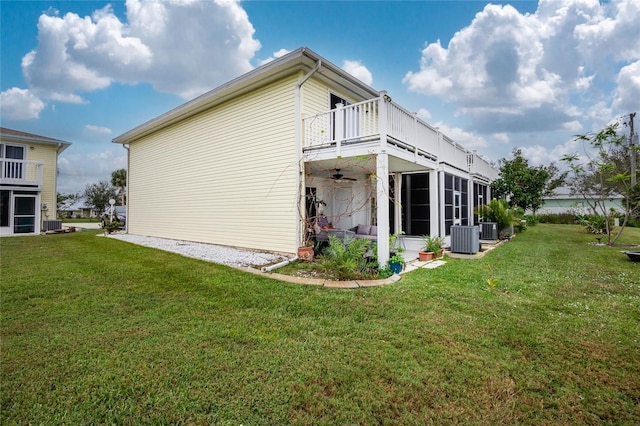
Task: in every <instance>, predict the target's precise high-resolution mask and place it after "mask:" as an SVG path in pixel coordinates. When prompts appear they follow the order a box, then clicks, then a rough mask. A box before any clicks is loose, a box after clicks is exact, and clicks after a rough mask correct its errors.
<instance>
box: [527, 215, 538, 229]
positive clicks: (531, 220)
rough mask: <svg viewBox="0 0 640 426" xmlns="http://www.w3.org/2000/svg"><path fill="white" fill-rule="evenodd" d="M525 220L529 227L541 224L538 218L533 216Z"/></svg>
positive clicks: (528, 216)
mask: <svg viewBox="0 0 640 426" xmlns="http://www.w3.org/2000/svg"><path fill="white" fill-rule="evenodd" d="M524 220H526V221H527V226H536V225H537V224H538V223H539V220H538V216H536V215H533V214H528V215H525V217H524Z"/></svg>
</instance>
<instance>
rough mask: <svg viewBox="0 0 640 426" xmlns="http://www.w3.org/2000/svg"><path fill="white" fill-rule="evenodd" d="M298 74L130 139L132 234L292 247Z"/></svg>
mask: <svg viewBox="0 0 640 426" xmlns="http://www.w3.org/2000/svg"><path fill="white" fill-rule="evenodd" d="M295 82H296V76H293V75H292V76H290V77H287V78H284V79H281V80H279V81H277V82H275V83H272V84H270V85H268V86H266V87H263V88H261V89H258V90H256V91H253V92H251V93H249V94H246V95H243V96H241V97H239V98H236V99H233V100H231V101H229V102H226V103H224V104H222V105H219V106H217V107H214V108H212V109H210V110H207V111H204V112H202V113H200V114H197V115H195V116H193V117H190V118H188V119H186V120H183V121H182V122H180V123H176V124H174V125H172V126H170V127H168V128H166V129H162V130H160V131H158V132H155V133H153V134H151V135H149V136H147V137H144V138H142V139H140V140H136V141H134V142H132V143H131V144H130V164H129V217H128V222H129V223H128V229H129V232H130V233H132V234H140V235H149V236H157V237H164V238H171V239H181V240H189V241H199V242H205V243H211V244H222V245H227V246H237V247H246V248H252V249H261V250H270V251H279V252H293V251H294V250H295V248H296V226H297V223H298V212H297V194H296V174H297V165H296V146H295V102H294V87H295Z"/></svg>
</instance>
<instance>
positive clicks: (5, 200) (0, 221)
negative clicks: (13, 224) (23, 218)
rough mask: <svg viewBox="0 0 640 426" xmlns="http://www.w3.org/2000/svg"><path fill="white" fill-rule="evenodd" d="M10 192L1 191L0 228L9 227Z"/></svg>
mask: <svg viewBox="0 0 640 426" xmlns="http://www.w3.org/2000/svg"><path fill="white" fill-rule="evenodd" d="M9 195H10V193H9V191H0V226H4V227H7V226H9V200H10V197H9Z"/></svg>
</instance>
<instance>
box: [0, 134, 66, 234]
mask: <svg viewBox="0 0 640 426" xmlns="http://www.w3.org/2000/svg"><path fill="white" fill-rule="evenodd" d="M69 145H71V144H70V143H69V142H65V141H61V140H58V139H52V138H48V137H46V136H39V135H34V134H31V133H25V132H20V131H18V130H12V129H7V128H4V127H1V128H0V235H2V236H5V235H15V234H21V235H24V234H38V233H40V231H41V230H47V229H48V228H49V229H51V228H50V227H55V226H56V223H57V222H51V221H55V219H56V201H57V194H56V179H57V174H58V155H59V154H60V153H61V152H62V151H64V150H65V149H67V148H68V147H69Z"/></svg>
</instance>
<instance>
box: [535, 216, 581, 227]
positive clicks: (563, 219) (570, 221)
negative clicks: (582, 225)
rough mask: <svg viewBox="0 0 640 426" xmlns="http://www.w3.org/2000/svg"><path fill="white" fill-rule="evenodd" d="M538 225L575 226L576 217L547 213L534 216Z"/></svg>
mask: <svg viewBox="0 0 640 426" xmlns="http://www.w3.org/2000/svg"><path fill="white" fill-rule="evenodd" d="M536 217H537V218H538V222H539V223H551V224H554V225H575V224H576V223H577V222H576V216H575V215H574V214H573V213H549V214H541V215H538V216H536Z"/></svg>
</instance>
